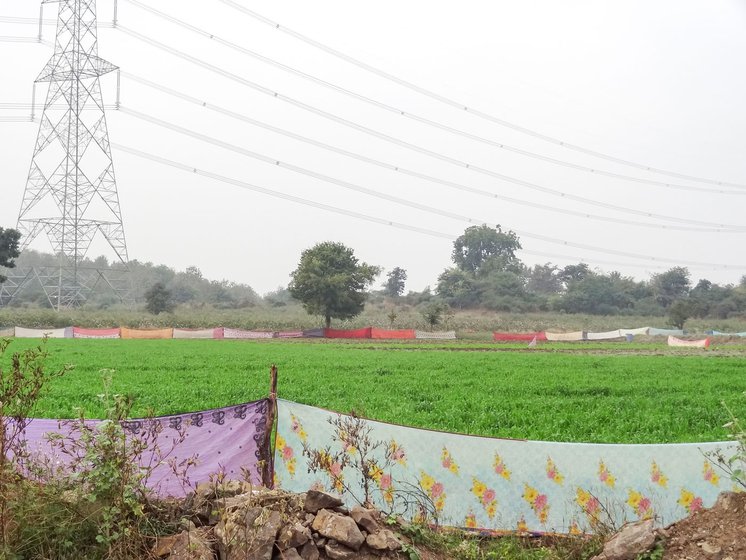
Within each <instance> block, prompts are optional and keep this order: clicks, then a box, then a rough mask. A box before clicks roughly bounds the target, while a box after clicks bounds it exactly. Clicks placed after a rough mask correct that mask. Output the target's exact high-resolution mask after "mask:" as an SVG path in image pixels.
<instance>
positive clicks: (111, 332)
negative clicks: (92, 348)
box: [73, 327, 122, 338]
mask: <svg viewBox="0 0 746 560" xmlns="http://www.w3.org/2000/svg"><path fill="white" fill-rule="evenodd" d="M121 336H122V333H121V329H120V328H118V327H117V328H116V329H84V328H81V327H73V338H121Z"/></svg>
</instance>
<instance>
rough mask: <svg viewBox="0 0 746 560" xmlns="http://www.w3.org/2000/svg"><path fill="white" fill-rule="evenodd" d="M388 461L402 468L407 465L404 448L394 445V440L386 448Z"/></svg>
mask: <svg viewBox="0 0 746 560" xmlns="http://www.w3.org/2000/svg"><path fill="white" fill-rule="evenodd" d="M386 455H387V456H388V458H389V460H391V461H396V462H397V463H399V464H400V465H402V466H406V465H407V454H406V453H405V452H404V448H403V447H402V446H401V445H399V444H398V443H396V440H393V439H392V440H391V441H390V442H389V444H388V447H387V453H386Z"/></svg>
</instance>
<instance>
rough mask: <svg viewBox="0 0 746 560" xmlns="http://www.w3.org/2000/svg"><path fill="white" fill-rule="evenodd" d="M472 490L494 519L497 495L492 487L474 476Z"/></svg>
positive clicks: (489, 515) (488, 514) (488, 515)
mask: <svg viewBox="0 0 746 560" xmlns="http://www.w3.org/2000/svg"><path fill="white" fill-rule="evenodd" d="M471 492H472V494H474V495H475V496H476V497H477V499H479V502H480V503H481V504H482V507H483V508H484V511H485V512H487V517H489V518H490V519H492V518H493V517H495V513H497V495H496V494H495V491H494V490H493V489H492V488H487V485H486V484H485V483H484V482H482V481H481V480H479V479H477V478H472V483H471Z"/></svg>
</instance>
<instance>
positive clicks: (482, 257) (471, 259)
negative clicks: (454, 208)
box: [451, 224, 521, 274]
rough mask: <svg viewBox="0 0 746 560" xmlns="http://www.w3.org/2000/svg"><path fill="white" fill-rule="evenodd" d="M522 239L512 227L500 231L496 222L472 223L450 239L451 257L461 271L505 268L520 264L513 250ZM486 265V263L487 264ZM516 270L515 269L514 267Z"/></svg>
mask: <svg viewBox="0 0 746 560" xmlns="http://www.w3.org/2000/svg"><path fill="white" fill-rule="evenodd" d="M520 248H521V242H520V241H519V240H518V236H517V235H516V234H515V232H513V231H508V232H507V233H506V232H503V231H502V229H501V228H500V225H498V226H497V227H495V228H491V227H489V226H488V225H486V224H483V225H481V226H471V227H469V228H467V229H466V231H464V233H463V234H462V235H460V236H459V237H458V238H457V239H456V241H454V242H453V253H452V255H451V257H452V258H453V262H454V263H456V266H457V267H458V268H460V269H461V270H463V271H464V272H471V273H472V274H479V273H480V272H481V271H482V270H483V269H484V270H487V269H489V270H496V271H504V270H511V269H515V267H516V266H518V267H519V268H520V261H519V260H518V258H517V257H516V256H515V252H516V251H517V250H518V249H520ZM488 265H489V266H488ZM514 271H515V270H514Z"/></svg>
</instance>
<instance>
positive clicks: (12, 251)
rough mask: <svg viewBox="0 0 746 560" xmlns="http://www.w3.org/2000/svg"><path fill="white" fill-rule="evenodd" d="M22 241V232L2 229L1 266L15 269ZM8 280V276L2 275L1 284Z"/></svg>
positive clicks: (0, 230)
mask: <svg viewBox="0 0 746 560" xmlns="http://www.w3.org/2000/svg"><path fill="white" fill-rule="evenodd" d="M20 240H21V232H19V231H18V230H15V229H3V228H1V227H0V266H4V267H6V268H13V267H14V266H15V265H16V263H15V261H14V260H13V259H15V258H16V257H17V256H18V255H19V254H20V252H19V250H18V242H19V241H20ZM6 280H7V277H6V276H3V275H2V274H0V284H2V283H3V282H5V281H6Z"/></svg>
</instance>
